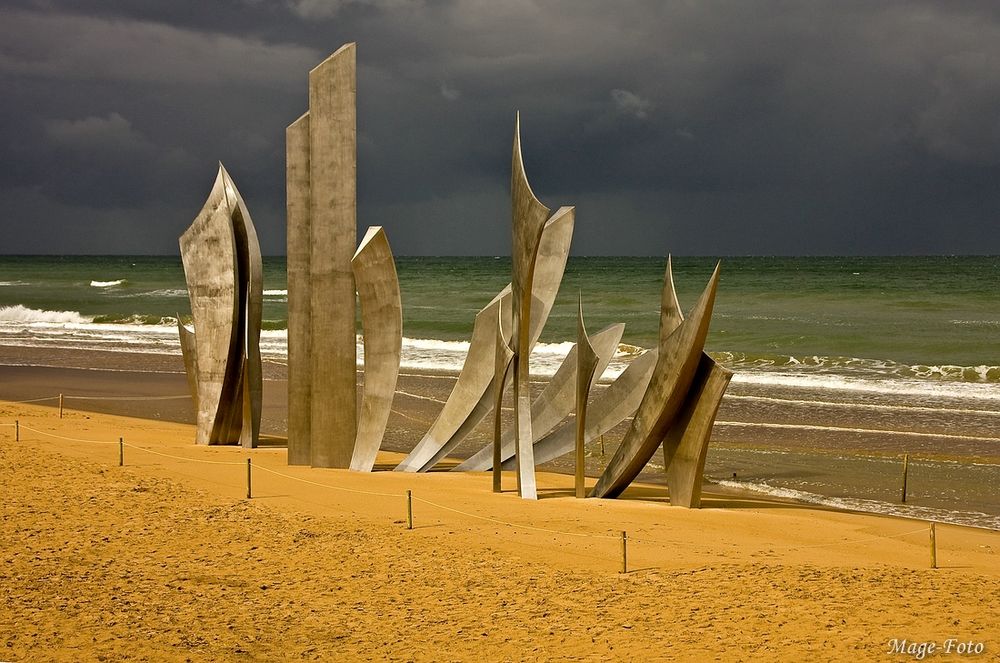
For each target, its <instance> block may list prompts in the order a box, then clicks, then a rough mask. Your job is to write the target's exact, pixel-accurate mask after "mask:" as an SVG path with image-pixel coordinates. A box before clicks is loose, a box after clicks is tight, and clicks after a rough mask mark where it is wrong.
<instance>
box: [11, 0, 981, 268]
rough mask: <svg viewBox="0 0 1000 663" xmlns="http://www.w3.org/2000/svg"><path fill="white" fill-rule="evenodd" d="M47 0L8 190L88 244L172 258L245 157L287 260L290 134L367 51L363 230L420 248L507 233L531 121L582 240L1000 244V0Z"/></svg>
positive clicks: (544, 176) (534, 140) (607, 248)
mask: <svg viewBox="0 0 1000 663" xmlns="http://www.w3.org/2000/svg"><path fill="white" fill-rule="evenodd" d="M45 4H46V6H45V7H44V9H39V6H40V5H38V4H37V3H36V2H33V1H31V0H12V2H11V3H10V5H9V6H10V8H9V9H5V10H0V85H2V86H3V89H4V90H5V93H6V94H5V102H4V104H3V105H0V146H2V147H0V149H3V151H4V155H5V159H4V164H5V165H3V166H0V196H5V197H0V200H10V201H12V203H13V202H16V204H17V209H18V213H19V214H20V215H21V216H22V217H23V218H28V217H32V216H33V215H34V216H35V217H37V218H38V220H41V219H43V218H44V217H45V216H46V215H52V216H54V217H58V218H64V217H68V216H72V215H71V214H70V212H71V211H72V210H78V211H80V214H78V215H77V222H76V225H75V226H74V225H72V224H69V225H67V232H71V233H73V232H75V233H78V234H79V235H80V237H89V236H91V235H92V234H93V233H95V232H102V230H101V229H104V228H108V227H112V226H113V227H115V228H119V229H120V230H119V231H117V232H115V233H111V234H110V235H109V239H108V240H107V241H110V242H116V241H118V239H116V238H119V237H122V238H124V237H135V238H138V237H143V236H147V237H149V238H150V240H149V241H150V244H149V247H148V249H147V250H148V251H149V252H172V251H174V250H175V246H174V242H173V240H171V241H169V242H167V241H166V240H161V239H156V238H159V237H160V235H159V234H158V233H143V232H141V227H142V224H144V223H153V222H154V219H155V222H156V223H158V224H161V226H162V225H163V224H167V225H169V226H170V227H171V228H180V229H183V227H184V226H186V224H187V223H188V222H190V219H191V218H193V215H194V214H195V213H196V212H197V210H198V208H199V207H200V205H201V202H202V197H203V196H204V195H205V193H206V192H207V189H208V187H209V186H210V184H211V180H212V177H213V175H214V166H215V162H216V161H218V160H222V161H224V162H225V163H226V165H227V167H228V168H229V169H230V172H231V173H232V174H233V175H234V177H235V178H236V181H237V184H238V185H239V186H240V189H241V191H242V192H243V194H244V196H245V197H246V198H247V200H248V202H249V203H250V204H251V212H252V213H253V214H254V220H255V222H256V224H257V226H258V230H259V232H260V235H261V240H262V242H263V243H264V248H265V251H268V252H279V251H281V250H283V246H284V236H283V233H284V229H283V214H282V209H283V205H284V179H283V165H284V128H285V126H286V125H287V124H288V123H289V122H291V121H292V120H294V119H295V118H296V117H298V116H299V115H300V114H301V112H302V111H303V110H305V106H306V103H307V100H306V88H305V84H306V83H305V82H306V73H307V72H308V70H309V69H310V68H311V67H312V66H314V65H315V64H316V63H317V62H318V61H320V60H321V59H322V58H323V57H324V56H325V55H326V54H327V53H329V52H332V51H333V50H334V49H336V48H337V47H338V46H339V45H340V44H342V43H343V42H346V41H357V42H358V45H359V46H358V58H359V60H358V64H359V73H358V103H359V115H358V118H359V119H358V125H359V132H360V135H359V154H358V177H359V223H360V224H361V225H362V226H364V225H368V224H381V225H384V226H386V228H387V230H388V231H389V233H390V237H391V238H392V242H393V247H394V249H395V250H396V251H397V252H398V253H400V254H407V253H436V252H448V253H476V254H498V253H502V252H503V251H506V250H509V249H508V248H507V246H508V244H509V237H508V235H509V229H508V228H507V224H509V218H508V217H509V208H508V206H507V203H506V196H507V194H506V189H507V186H508V180H509V167H510V164H509V159H510V139H511V130H512V127H513V117H514V112H515V111H517V110H520V112H521V119H522V132H523V139H524V150H525V163H526V167H527V168H528V173H529V177H531V180H532V185H533V187H534V189H535V191H536V193H537V194H538V195H539V196H540V197H541V198H542V200H543V202H545V203H546V204H548V205H549V206H551V207H556V206H558V205H561V204H576V205H577V214H578V219H579V222H578V226H577V235H576V239H575V244H574V251H575V252H576V253H578V254H587V253H650V252H654V253H665V252H667V251H673V252H675V253H810V254H814V253H938V252H947V253H962V252H984V251H991V252H994V253H998V252H1000V233H997V232H996V231H995V219H996V218H997V217H998V215H1000V187H997V186H996V183H997V181H1000V101H998V99H1000V7H998V6H996V5H995V4H994V3H989V2H972V1H970V2H963V3H953V2H946V1H944V0H941V1H939V2H932V1H929V0H907V1H903V0H897V1H888V2H880V3H872V2H868V1H867V0H836V1H835V0H825V1H824V0H819V1H817V2H810V3H787V2H783V1H780V0H772V1H761V2H755V3H745V2H737V1H735V0H728V1H727V0H719V1H715V2H698V3H692V2H681V1H676V2H661V1H658V0H631V1H628V0H626V1H623V2H619V3H615V4H614V5H613V6H611V5H608V3H606V2H599V1H598V0H552V1H549V2H544V3H541V2H535V1H529V0H512V1H510V2H494V1H492V0H436V1H434V2H401V1H398V0H335V1H331V2H320V1H319V0H289V1H287V2H266V1H264V0H220V1H219V2H213V3H203V2H195V1H194V0H177V1H176V2H171V3H162V2H156V1H154V0H132V1H130V2H124V1H121V0H119V1H117V2H116V1H112V2H107V1H103V2H97V1H96V0H78V1H76V2H72V3H70V2H68V1H67V2H62V1H60V0H49V1H48V2H47V3H45ZM12 164H16V167H15V166H13V165H12ZM29 194H30V195H29ZM32 210H34V212H33V211H32ZM174 215H175V216H174ZM130 223H131V224H134V225H135V226H136V227H137V228H139V229H140V230H135V231H134V232H133V231H131V230H129V229H127V228H126V226H128V224H130ZM171 232H172V231H171ZM42 241H43V239H39V238H38V237H37V234H32V233H24V234H18V233H14V234H13V235H12V236H11V238H10V242H9V243H8V244H7V245H5V249H4V250H8V251H38V250H46V248H45V246H44V245H43V244H41V243H40V242H42ZM126 244H127V245H128V247H129V248H128V250H134V249H133V248H132V247H133V246H134V243H133V242H132V241H131V240H129V242H126V241H125V240H124V239H123V240H121V243H120V247H121V248H120V249H114V247H111V248H110V249H109V250H126V248H125V247H126Z"/></svg>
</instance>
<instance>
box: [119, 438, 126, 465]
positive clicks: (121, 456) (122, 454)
mask: <svg viewBox="0 0 1000 663" xmlns="http://www.w3.org/2000/svg"><path fill="white" fill-rule="evenodd" d="M118 467H125V440H124V438H121V437H120V438H118Z"/></svg>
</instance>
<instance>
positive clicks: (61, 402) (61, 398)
mask: <svg viewBox="0 0 1000 663" xmlns="http://www.w3.org/2000/svg"><path fill="white" fill-rule="evenodd" d="M62 411H63V395H62V394H59V418H60V419H62Z"/></svg>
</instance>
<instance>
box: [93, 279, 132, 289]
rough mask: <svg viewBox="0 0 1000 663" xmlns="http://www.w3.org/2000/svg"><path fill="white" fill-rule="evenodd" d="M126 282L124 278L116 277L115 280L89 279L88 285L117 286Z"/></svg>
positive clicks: (96, 286)
mask: <svg viewBox="0 0 1000 663" xmlns="http://www.w3.org/2000/svg"><path fill="white" fill-rule="evenodd" d="M126 283H128V281H126V280H125V279H118V280H117V281H91V282H90V285H91V286H92V287H94V288H117V287H118V286H122V285H125V284H126Z"/></svg>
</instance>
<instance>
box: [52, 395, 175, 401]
mask: <svg viewBox="0 0 1000 663" xmlns="http://www.w3.org/2000/svg"><path fill="white" fill-rule="evenodd" d="M63 398H66V399H70V398H72V399H74V400H85V401H172V400H178V399H181V398H191V394H181V395H179V396H63Z"/></svg>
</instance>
